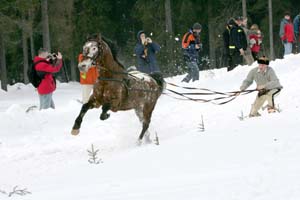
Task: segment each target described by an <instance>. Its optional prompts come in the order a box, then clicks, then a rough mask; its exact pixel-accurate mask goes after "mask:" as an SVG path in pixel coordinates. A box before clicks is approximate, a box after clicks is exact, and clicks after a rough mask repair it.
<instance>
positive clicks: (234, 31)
mask: <svg viewBox="0 0 300 200" xmlns="http://www.w3.org/2000/svg"><path fill="white" fill-rule="evenodd" d="M242 22H243V18H242V17H240V16H239V17H236V18H235V19H234V23H233V25H232V28H231V30H230V40H229V54H230V56H231V58H232V62H231V63H229V67H228V69H227V71H231V70H233V69H234V68H235V67H236V66H238V65H240V64H242V63H243V56H244V54H245V51H246V49H247V46H248V44H247V38H246V34H245V32H244V30H243V28H242V27H241V25H242Z"/></svg>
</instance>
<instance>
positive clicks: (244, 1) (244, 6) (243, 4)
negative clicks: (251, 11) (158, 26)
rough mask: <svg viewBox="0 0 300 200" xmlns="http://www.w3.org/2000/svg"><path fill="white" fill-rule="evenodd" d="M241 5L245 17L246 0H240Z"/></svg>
mask: <svg viewBox="0 0 300 200" xmlns="http://www.w3.org/2000/svg"><path fill="white" fill-rule="evenodd" d="M242 7H243V17H244V18H246V17H247V4H246V0H242Z"/></svg>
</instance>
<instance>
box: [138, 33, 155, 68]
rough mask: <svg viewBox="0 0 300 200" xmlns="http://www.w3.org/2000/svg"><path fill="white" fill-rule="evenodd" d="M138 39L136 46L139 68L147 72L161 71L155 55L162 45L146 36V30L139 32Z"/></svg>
mask: <svg viewBox="0 0 300 200" xmlns="http://www.w3.org/2000/svg"><path fill="white" fill-rule="evenodd" d="M137 39H138V42H137V44H136V46H135V48H134V52H135V55H136V57H137V69H138V70H139V71H140V72H143V73H147V74H151V73H155V72H160V69H159V67H158V64H157V60H156V55H155V54H156V53H157V52H159V50H160V46H159V45H158V44H157V43H155V42H153V41H152V39H151V38H150V37H146V34H145V32H144V31H139V32H138V34H137Z"/></svg>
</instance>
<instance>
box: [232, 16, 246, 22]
mask: <svg viewBox="0 0 300 200" xmlns="http://www.w3.org/2000/svg"><path fill="white" fill-rule="evenodd" d="M234 19H235V20H236V21H243V19H244V18H243V16H236V17H235V18H234Z"/></svg>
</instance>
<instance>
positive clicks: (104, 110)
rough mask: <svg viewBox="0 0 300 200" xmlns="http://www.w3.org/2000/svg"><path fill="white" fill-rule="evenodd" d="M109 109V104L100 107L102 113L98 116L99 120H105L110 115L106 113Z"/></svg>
mask: <svg viewBox="0 0 300 200" xmlns="http://www.w3.org/2000/svg"><path fill="white" fill-rule="evenodd" d="M110 108H111V105H110V103H105V104H103V106H102V113H101V115H100V119H101V120H106V119H108V118H109V116H110V115H109V114H108V113H107V111H109V110H110Z"/></svg>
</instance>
